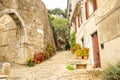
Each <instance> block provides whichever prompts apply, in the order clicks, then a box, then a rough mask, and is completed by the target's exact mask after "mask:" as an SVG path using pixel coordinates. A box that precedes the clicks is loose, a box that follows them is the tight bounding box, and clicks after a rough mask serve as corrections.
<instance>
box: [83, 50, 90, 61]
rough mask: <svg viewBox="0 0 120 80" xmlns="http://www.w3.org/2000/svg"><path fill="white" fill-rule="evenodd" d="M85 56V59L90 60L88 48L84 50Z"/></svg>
mask: <svg viewBox="0 0 120 80" xmlns="http://www.w3.org/2000/svg"><path fill="white" fill-rule="evenodd" d="M83 55H84V59H88V56H89V49H88V48H83Z"/></svg>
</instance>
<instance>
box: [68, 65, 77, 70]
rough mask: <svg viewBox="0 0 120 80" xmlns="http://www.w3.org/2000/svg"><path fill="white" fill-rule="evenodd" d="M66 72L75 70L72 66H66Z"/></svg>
mask: <svg viewBox="0 0 120 80" xmlns="http://www.w3.org/2000/svg"><path fill="white" fill-rule="evenodd" d="M66 68H67V69H68V70H75V69H74V68H73V66H71V65H67V67H66Z"/></svg>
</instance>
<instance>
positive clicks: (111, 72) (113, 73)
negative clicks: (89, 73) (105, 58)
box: [102, 61, 120, 80]
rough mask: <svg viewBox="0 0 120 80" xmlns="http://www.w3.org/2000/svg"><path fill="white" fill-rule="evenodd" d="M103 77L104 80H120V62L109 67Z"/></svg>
mask: <svg viewBox="0 0 120 80" xmlns="http://www.w3.org/2000/svg"><path fill="white" fill-rule="evenodd" d="M102 76H103V79H104V80H120V61H119V62H118V63H117V64H115V65H109V66H108V67H107V68H106V69H105V70H104V72H103V74H102Z"/></svg>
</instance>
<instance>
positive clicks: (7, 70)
mask: <svg viewBox="0 0 120 80" xmlns="http://www.w3.org/2000/svg"><path fill="white" fill-rule="evenodd" d="M2 74H3V75H9V74H10V63H8V62H6V63H3V65H2Z"/></svg>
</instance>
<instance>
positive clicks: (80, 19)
mask: <svg viewBox="0 0 120 80" xmlns="http://www.w3.org/2000/svg"><path fill="white" fill-rule="evenodd" d="M81 23H82V15H81V11H80V12H79V14H78V27H80V24H81Z"/></svg>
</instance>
